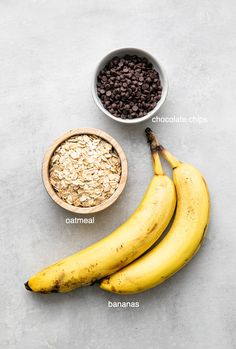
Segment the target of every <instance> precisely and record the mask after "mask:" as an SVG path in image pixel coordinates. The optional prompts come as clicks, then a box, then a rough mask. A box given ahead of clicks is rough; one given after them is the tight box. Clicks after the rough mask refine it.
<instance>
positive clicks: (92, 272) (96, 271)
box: [25, 152, 176, 293]
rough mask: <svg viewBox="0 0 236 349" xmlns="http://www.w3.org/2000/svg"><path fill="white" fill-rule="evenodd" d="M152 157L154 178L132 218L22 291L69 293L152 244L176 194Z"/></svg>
mask: <svg viewBox="0 0 236 349" xmlns="http://www.w3.org/2000/svg"><path fill="white" fill-rule="evenodd" d="M152 158H153V167H154V176H153V178H152V180H151V182H150V184H149V187H148V189H147V191H146V193H145V195H144V197H143V200H142V201H141V203H140V205H139V206H138V208H137V209H136V211H135V212H134V213H133V215H132V216H131V217H130V218H129V219H128V220H127V221H126V222H125V223H124V224H122V225H121V226H120V227H119V228H117V229H116V230H115V231H114V232H113V233H111V234H110V235H109V236H107V237H106V238H104V239H102V240H100V241H98V242H97V243H95V244H93V245H91V246H90V247H87V248H86V249H84V250H82V251H80V252H78V253H76V254H74V255H72V256H70V257H67V258H65V259H62V260H61V261H59V262H57V263H55V264H53V265H52V266H49V267H48V268H46V269H43V270H42V271H40V272H39V273H37V274H35V275H34V276H32V277H31V278H30V279H29V281H27V282H26V283H25V287H26V289H28V290H30V291H33V292H38V293H52V292H69V291H71V290H73V289H75V288H77V287H80V286H85V285H90V284H92V283H94V282H95V281H96V280H99V279H101V278H103V277H104V276H107V275H110V274H112V273H114V272H116V271H117V270H119V269H121V268H123V267H124V266H126V265H127V264H129V263H131V262H132V261H133V260H135V259H136V258H138V257H139V256H140V255H142V254H143V253H144V252H145V251H146V250H147V249H149V248H150V247H151V246H152V245H153V244H154V243H155V241H156V240H157V239H158V238H159V237H160V235H161V234H162V232H163V231H164V230H165V228H166V227H167V225H168V224H169V222H170V219H171V217H172V215H173V213H174V210H175V205H176V194H175V187H174V184H173V182H172V180H171V179H170V178H169V177H167V176H166V175H165V174H164V172H163V170H162V166H161V162H160V159H159V156H158V153H157V152H154V153H153V154H152Z"/></svg>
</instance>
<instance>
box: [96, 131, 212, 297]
mask: <svg viewBox="0 0 236 349" xmlns="http://www.w3.org/2000/svg"><path fill="white" fill-rule="evenodd" d="M146 134H147V137H148V138H149V139H150V140H151V144H152V145H153V144H154V143H156V145H155V146H154V148H156V149H158V150H159V151H160V152H161V155H162V156H163V157H164V158H165V159H166V160H167V161H168V162H169V163H170V165H171V166H172V168H173V179H174V183H175V187H176V191H177V209H176V215H175V219H174V222H173V225H172V226H171V229H170V231H169V232H168V233H167V235H166V236H165V237H164V239H163V240H162V241H161V242H160V243H159V244H158V245H157V246H156V247H154V248H153V249H152V250H151V251H150V252H147V253H146V254H145V255H144V256H142V257H140V258H139V259H137V260H136V261H134V262H133V263H131V264H130V265H128V266H126V267H125V268H123V269H122V270H120V271H118V272H116V273H114V274H113V275H111V276H108V277H106V278H104V279H103V280H102V281H101V282H100V287H101V288H102V289H104V290H106V291H110V292H114V293H120V294H122V293H123V294H128V293H139V292H142V291H145V290H147V289H150V288H152V287H155V286H156V285H159V284H160V283H162V282H163V281H165V280H166V279H168V278H169V277H170V276H172V275H173V274H175V273H176V272H177V271H178V270H179V269H181V268H182V267H183V266H184V265H185V264H186V263H188V261H190V259H191V258H192V257H193V256H194V255H195V253H196V252H197V251H198V249H199V248H200V246H201V244H202V241H203V238H204V236H205V233H206V229H207V225H208V220H209V212H210V203H209V194H208V189H207V185H206V182H205V180H204V179H203V177H202V175H201V174H200V172H199V171H198V170H197V169H196V168H194V167H193V166H191V165H188V164H186V163H182V162H180V161H178V160H177V159H176V158H175V157H174V156H173V155H171V154H170V152H169V151H168V150H166V149H164V148H163V147H162V146H161V145H160V144H159V143H158V141H157V139H156V138H155V135H154V134H153V132H152V131H151V130H150V129H149V128H148V129H146Z"/></svg>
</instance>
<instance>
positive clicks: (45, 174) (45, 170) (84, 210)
mask: <svg viewBox="0 0 236 349" xmlns="http://www.w3.org/2000/svg"><path fill="white" fill-rule="evenodd" d="M82 134H93V135H96V136H98V137H101V138H102V139H104V140H106V141H107V142H108V143H110V144H111V145H112V146H113V148H114V149H115V150H116V152H117V154H118V156H119V158H120V161H121V177H120V182H119V185H118V187H117V189H116V191H115V192H114V193H113V194H112V196H110V198H108V199H107V200H105V201H103V202H102V203H101V204H99V205H97V206H92V207H77V206H73V205H70V204H68V203H66V202H65V201H64V200H62V199H61V198H60V197H59V196H58V195H57V193H56V191H55V190H54V189H53V187H52V185H51V182H50V179H49V166H50V159H51V157H52V155H53V153H54V151H55V150H56V148H57V147H58V146H59V145H60V144H61V143H63V142H64V141H65V140H67V139H69V138H71V137H73V136H75V135H82ZM127 177H128V161H127V157H126V155H125V153H124V151H123V149H122V147H121V146H120V144H119V143H118V142H117V141H116V140H115V139H114V138H113V137H112V136H110V135H109V134H108V133H106V132H104V131H102V130H100V129H96V128H88V127H87V128H86V127H85V128H76V129H72V130H70V131H68V132H65V133H64V134H63V135H61V136H60V137H58V138H57V139H56V140H55V141H54V142H53V143H52V145H51V146H50V147H49V148H48V149H47V151H46V152H45V154H44V158H43V163H42V180H43V184H44V187H45V189H46V191H47V193H48V195H49V196H50V197H51V199H52V200H53V201H54V202H55V203H57V204H58V205H59V206H61V207H62V208H64V209H65V210H67V211H70V212H73V213H79V214H89V213H95V212H100V211H102V210H104V209H106V208H107V207H109V206H110V205H112V204H113V203H114V202H115V201H116V200H117V199H118V197H119V196H120V195H121V193H122V192H123V190H124V188H125V185H126V182H127Z"/></svg>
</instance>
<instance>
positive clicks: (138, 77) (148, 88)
mask: <svg viewBox="0 0 236 349" xmlns="http://www.w3.org/2000/svg"><path fill="white" fill-rule="evenodd" d="M97 93H98V96H99V98H100V99H101V101H102V104H103V106H104V107H105V108H106V109H107V110H108V111H109V112H110V113H111V114H112V115H114V116H116V117H118V118H122V119H134V118H140V117H142V116H144V115H146V114H147V113H148V112H149V111H151V110H152V109H153V108H155V106H156V104H157V102H158V101H159V100H160V99H161V93H162V86H161V81H160V78H159V74H158V72H157V71H156V70H155V69H154V68H153V65H152V63H151V62H149V61H148V60H147V59H146V58H141V57H138V56H136V55H132V56H130V55H126V56H124V57H122V58H119V57H114V58H112V60H111V61H109V62H108V63H107V64H106V66H105V67H104V69H102V70H101V71H100V73H99V75H98V77H97Z"/></svg>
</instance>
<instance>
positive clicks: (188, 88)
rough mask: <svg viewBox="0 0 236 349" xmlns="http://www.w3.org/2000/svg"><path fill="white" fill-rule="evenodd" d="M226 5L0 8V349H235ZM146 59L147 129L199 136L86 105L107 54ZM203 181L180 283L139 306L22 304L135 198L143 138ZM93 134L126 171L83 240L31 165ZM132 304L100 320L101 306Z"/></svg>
mask: <svg viewBox="0 0 236 349" xmlns="http://www.w3.org/2000/svg"><path fill="white" fill-rule="evenodd" d="M234 18H235V1H233V0H226V1H214V0H208V1H203V0H201V1H194V0H183V1H180V0H179V1H178V0H167V1H159V0H149V1H144V0H143V1H141V0H130V1H119V2H118V1H105V0H99V1H95V0H93V1H92V0H87V1H82V0H80V1H78V0H70V1H67V0H51V1H45V0H28V1H27V0H21V1H16V0H1V1H0V96H1V97H0V117H1V131H0V132H1V136H0V144H1V148H0V149H1V151H0V155H1V166H0V173H1V217H0V218H1V235H0V238H1V253H0V258H1V287H0V292H1V296H0V314H1V315H0V316H1V348H3V349H14V348H17V349H22V348H25V349H32V348H33V349H44V348H48V349H51V348H53V349H54V348H57V349H66V348H70V347H71V348H96V349H99V348H112V349H118V348H119V349H120V348H122V349H123V348H138V349H143V348H145V349H146V348H147V349H154V348H155V349H172V348H177V349H181V348H184V349H199V348H201V349H213V348H214V349H232V348H236V333H235V328H236V323H235V322H236V321H235V312H236V309H235V295H236V275H235V269H236V263H235V251H236V234H235V228H234V221H235V199H236V197H235V196H236V194H235V178H236V168H235V166H234V162H235V147H236V141H235V115H236V113H235V112H236V110H235V109H236V108H235V101H234V100H233V93H234V92H235V82H236V74H235V65H234V63H235V59H236V57H235V56H236V55H235V53H236V52H235V22H234V21H233V19H234ZM122 46H123V47H125V46H136V47H140V48H143V49H146V50H149V51H150V52H151V53H153V54H154V55H155V56H156V57H157V58H159V60H160V61H161V62H162V64H163V65H164V67H165V68H166V71H167V74H168V77H169V82H170V91H169V95H168V99H167V101H166V103H165V105H164V106H163V107H162V109H161V111H160V113H159V115H160V116H163V117H167V116H172V117H173V116H182V117H192V116H195V117H202V118H205V119H207V122H205V123H201V124H199V123H190V122H188V123H183V124H178V123H152V122H151V121H150V122H147V123H145V124H140V125H138V126H131V127H128V126H123V125H119V124H118V123H116V122H113V121H112V120H108V119H107V118H106V117H104V116H103V115H102V114H101V113H100V111H99V110H98V109H97V108H96V106H95V105H94V102H93V100H92V97H91V92H90V84H91V78H92V74H93V70H94V68H95V65H96V64H97V62H98V60H99V59H100V58H101V57H102V56H103V55H105V54H106V53H107V52H108V51H110V50H113V49H115V48H117V47H122ZM147 125H148V126H152V127H153V128H154V129H155V130H156V131H157V133H158V135H159V138H160V139H161V140H162V142H163V143H164V144H166V145H167V146H168V147H169V148H170V149H171V150H172V151H173V152H175V154H176V155H177V156H178V157H179V158H181V159H183V160H185V161H188V162H190V163H193V164H194V165H196V166H197V167H198V168H199V169H200V170H201V171H202V172H203V174H204V175H205V177H206V180H207V182H208V184H209V189H210V193H211V200H212V215H211V223H210V228H209V232H208V235H207V237H206V240H205V243H204V245H203V247H202V249H201V250H200V252H199V253H198V255H197V256H196V257H195V258H194V260H193V261H192V262H191V263H190V264H189V265H188V266H186V267H185V268H184V269H183V270H182V271H181V272H179V273H178V274H177V275H175V276H174V277H172V278H171V279H170V280H168V281H167V282H166V283H164V284H163V285H161V286H160V287H157V288H155V289H153V290H150V291H148V292H146V293H143V294H139V295H133V296H124V297H122V296H118V295H112V294H108V293H106V292H103V291H101V290H99V289H98V288H97V287H88V288H84V289H80V290H77V291H75V292H72V293H70V294H66V295H55V294H54V295H48V296H47V295H44V296H43V295H41V296H40V295H35V294H31V293H29V292H26V291H25V289H24V286H23V282H24V281H26V280H27V278H28V277H29V276H30V275H31V274H33V273H35V272H36V271H38V270H39V269H41V268H42V267H43V266H46V265H48V264H50V263H52V262H54V261H56V260H57V259H59V258H62V257H63V256H66V255H68V254H71V253H72V252H74V251H76V250H79V249H82V248H83V247H85V246H88V245H89V244H91V243H93V242H95V241H97V240H98V239H100V238H102V237H104V236H106V235H107V234H108V233H109V232H110V231H111V230H112V229H114V228H115V227H116V226H118V225H119V224H120V223H121V222H123V221H124V220H125V219H126V218H127V217H128V216H129V214H130V213H131V212H132V211H133V210H134V208H135V207H136V205H137V202H139V201H140V199H141V198H142V196H143V193H144V191H145V188H146V187H147V185H148V182H149V180H150V178H151V176H152V168H151V159H150V154H149V149H148V146H147V144H146V141H145V138H144V134H143V131H144V128H145V126H147ZM81 126H89V127H98V128H101V129H103V130H105V131H107V132H108V133H110V134H111V135H113V136H114V137H115V138H116V139H117V140H118V141H119V142H120V143H121V144H122V146H123V148H124V150H125V152H126V154H127V156H128V160H129V180H128V184H127V186H126V189H125V192H124V194H123V195H122V197H121V198H120V199H119V201H118V202H117V203H116V204H114V205H113V206H112V207H110V208H109V209H107V210H106V211H104V212H103V213H100V214H96V216H95V220H96V224H95V225H94V226H88V225H87V226H82V225H77V226H69V225H66V224H65V218H66V217H73V215H70V214H68V213H67V212H65V211H64V210H63V209H61V208H59V207H57V206H56V205H55V204H54V203H53V202H52V201H51V200H50V199H49V197H48V196H47V194H46V192H45V190H44V188H43V185H42V182H41V175H40V168H41V161H42V157H43V153H44V151H45V150H46V149H47V147H48V146H49V145H50V144H51V143H52V141H53V140H54V139H55V138H56V137H58V136H59V135H61V134H62V133H64V132H65V131H67V130H69V129H72V128H75V127H81ZM108 300H109V301H139V302H140V307H139V308H138V309H131V308H129V309H111V308H108V306H107V301H108Z"/></svg>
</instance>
